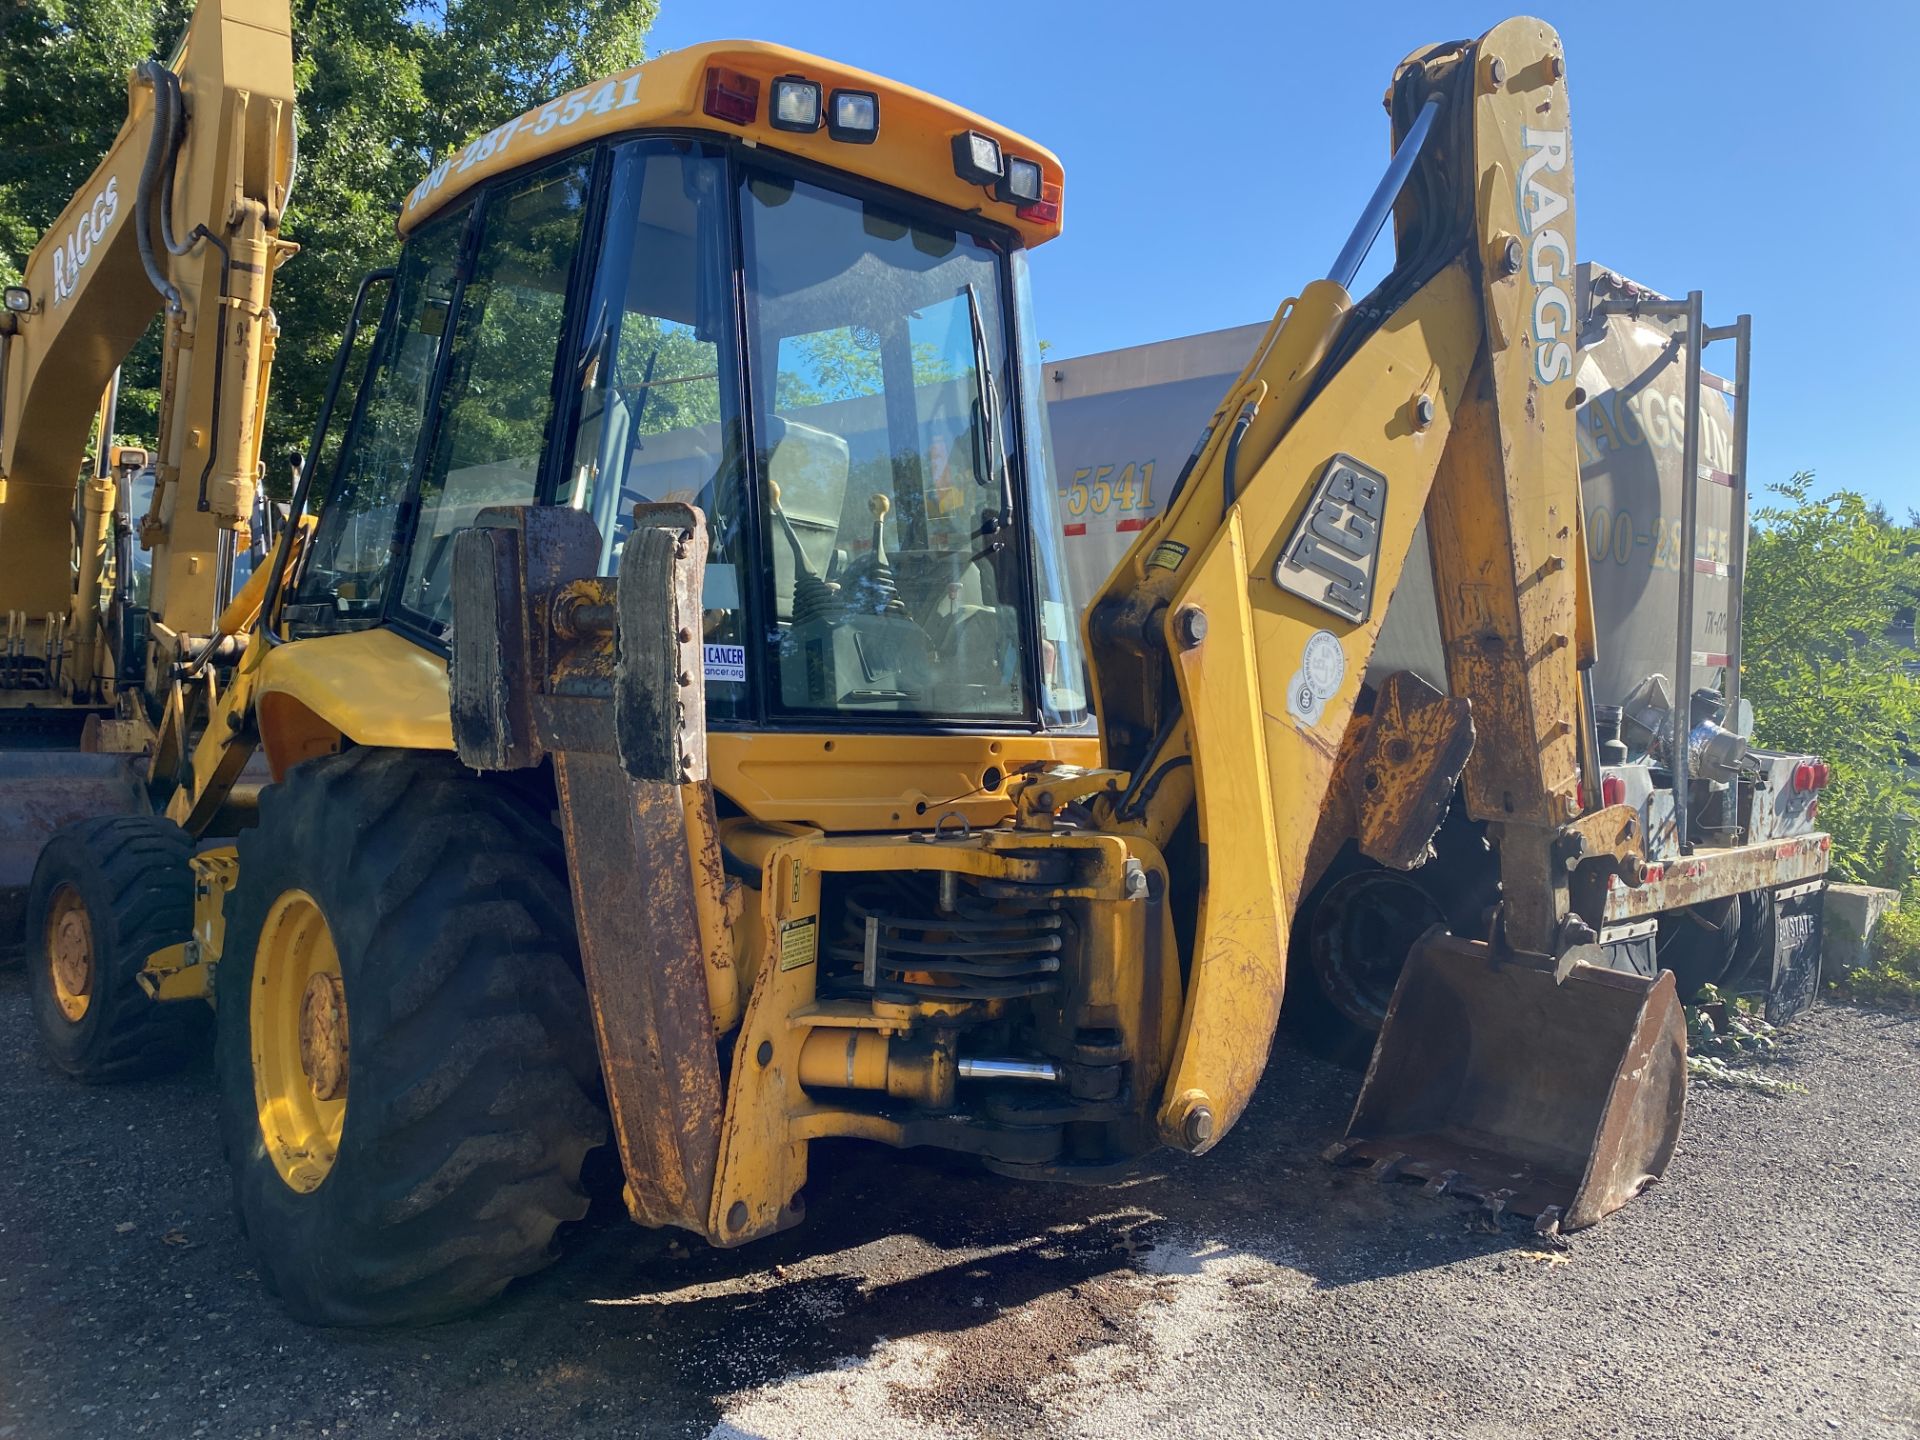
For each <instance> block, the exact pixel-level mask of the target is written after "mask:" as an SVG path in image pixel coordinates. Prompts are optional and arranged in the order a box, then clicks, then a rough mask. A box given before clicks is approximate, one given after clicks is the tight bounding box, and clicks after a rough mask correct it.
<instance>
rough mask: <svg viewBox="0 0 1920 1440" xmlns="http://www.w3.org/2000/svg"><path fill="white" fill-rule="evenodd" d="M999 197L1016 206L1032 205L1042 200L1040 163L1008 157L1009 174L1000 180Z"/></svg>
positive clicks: (1017, 157)
mask: <svg viewBox="0 0 1920 1440" xmlns="http://www.w3.org/2000/svg"><path fill="white" fill-rule="evenodd" d="M999 195H1000V198H1001V199H1002V200H1010V201H1012V202H1013V203H1014V204H1015V205H1032V204H1034V203H1035V202H1037V201H1038V200H1039V199H1040V162H1039V161H1038V160H1022V159H1021V158H1020V157H1019V156H1018V155H1009V156H1008V157H1007V173H1006V174H1005V175H1004V176H1002V177H1001V179H1000V187H999Z"/></svg>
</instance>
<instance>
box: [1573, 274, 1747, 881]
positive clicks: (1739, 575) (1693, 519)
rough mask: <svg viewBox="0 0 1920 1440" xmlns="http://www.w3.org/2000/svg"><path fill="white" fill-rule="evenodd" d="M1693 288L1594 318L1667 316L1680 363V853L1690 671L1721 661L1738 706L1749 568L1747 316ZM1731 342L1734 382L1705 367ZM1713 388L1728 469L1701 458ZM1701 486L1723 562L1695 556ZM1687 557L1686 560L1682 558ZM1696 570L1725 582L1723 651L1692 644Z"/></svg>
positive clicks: (1675, 753)
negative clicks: (1724, 320)
mask: <svg viewBox="0 0 1920 1440" xmlns="http://www.w3.org/2000/svg"><path fill="white" fill-rule="evenodd" d="M1703 309H1704V307H1703V305H1702V302H1701V295H1700V292H1699V291H1698V290H1690V291H1688V292H1687V298H1686V299H1685V300H1665V299H1660V298H1658V297H1655V296H1653V295H1651V294H1649V293H1647V292H1644V291H1642V292H1639V293H1637V294H1627V295H1620V296H1615V297H1613V298H1609V299H1604V300H1597V301H1595V303H1594V304H1593V307H1592V311H1591V313H1592V314H1593V315H1594V316H1607V315H1630V316H1636V317H1638V318H1640V319H1643V320H1655V321H1665V322H1667V323H1669V324H1671V325H1672V326H1673V327H1674V336H1673V340H1674V345H1675V346H1676V347H1677V349H1678V350H1679V353H1680V355H1681V356H1682V358H1683V359H1684V360H1685V363H1686V369H1687V374H1686V425H1685V435H1684V437H1683V439H1682V442H1681V450H1680V475H1681V483H1680V554H1681V556H1682V557H1683V558H1682V560H1681V564H1680V587H1679V588H1680V603H1679V606H1678V610H1679V614H1678V616H1677V617H1676V625H1677V643H1676V644H1675V647H1674V664H1673V669H1674V677H1673V713H1672V717H1671V720H1672V733H1671V735H1670V738H1669V747H1670V748H1669V754H1670V756H1671V757H1672V760H1673V764H1674V786H1673V818H1674V825H1675V829H1676V831H1677V834H1678V837H1679V841H1680V853H1681V854H1683V855H1690V854H1692V853H1693V840H1692V838H1691V833H1690V829H1689V825H1688V815H1687V807H1688V802H1689V799H1690V797H1689V795H1688V786H1687V732H1688V730H1689V729H1690V728H1691V724H1692V710H1693V672H1694V667H1695V665H1701V666H1707V665H1712V664H1715V663H1720V664H1724V665H1725V667H1726V672H1727V683H1726V702H1727V713H1728V715H1729V716H1733V715H1735V714H1737V712H1738V710H1739V707H1740V599H1741V594H1740V592H1741V588H1742V586H1741V582H1742V580H1743V579H1744V578H1745V575H1746V568H1747V501H1748V492H1747V416H1748V414H1749V413H1750V407H1749V405H1748V403H1747V395H1748V386H1749V383H1750V379H1751V368H1750V361H1751V350H1752V338H1753V317H1752V316H1750V315H1742V316H1740V317H1739V318H1738V319H1737V320H1735V321H1734V322H1733V324H1731V325H1709V324H1707V323H1706V321H1705V318H1704V314H1703ZM1725 340H1731V341H1732V342H1733V347H1734V363H1733V380H1732V382H1731V383H1729V382H1728V381H1726V380H1723V379H1721V378H1720V377H1719V376H1718V375H1713V374H1709V373H1707V372H1706V371H1705V370H1704V369H1703V361H1704V358H1705V353H1706V349H1707V347H1708V346H1709V345H1714V344H1718V343H1720V342H1721V341H1725ZM1703 385H1704V386H1706V387H1708V388H1709V389H1713V390H1718V391H1719V392H1720V393H1721V394H1723V395H1725V396H1727V397H1728V398H1729V399H1730V400H1732V401H1733V469H1732V470H1731V471H1726V470H1718V469H1715V468H1714V467H1713V466H1711V465H1703V464H1701V463H1700V389H1701V387H1702V386H1703ZM1703 484H1709V485H1721V486H1725V487H1726V488H1727V489H1728V490H1729V491H1731V492H1732V500H1733V504H1732V514H1731V516H1730V517H1729V519H1728V523H1727V529H1728V554H1727V559H1726V560H1725V561H1721V560H1718V559H1715V558H1712V557H1703V556H1702V555H1701V554H1700V541H1699V533H1700V524H1699V521H1700V487H1701V485H1703ZM1688 557H1690V558H1691V561H1692V563H1691V564H1690V565H1689V564H1688V563H1687V558H1688ZM1702 575H1712V576H1716V577H1718V578H1721V579H1726V580H1729V581H1730V583H1729V584H1728V586H1727V649H1726V653H1725V655H1724V656H1722V655H1707V654H1703V653H1702V652H1700V651H1697V650H1695V649H1694V648H1693V645H1694V615H1693V608H1694V590H1695V587H1696V586H1697V585H1698V583H1699V577H1700V576H1702ZM1736 791H1737V787H1735V786H1731V785H1730V786H1728V787H1727V793H1726V800H1725V807H1724V810H1725V813H1724V816H1723V821H1724V823H1723V825H1722V826H1720V827H1717V828H1722V829H1725V830H1729V831H1731V830H1733V829H1734V828H1735V827H1736V826H1737V825H1738V823H1739V819H1738V800H1737V798H1736Z"/></svg>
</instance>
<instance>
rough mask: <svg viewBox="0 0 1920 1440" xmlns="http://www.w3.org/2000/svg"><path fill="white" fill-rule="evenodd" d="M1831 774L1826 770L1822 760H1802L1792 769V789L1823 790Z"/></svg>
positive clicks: (1825, 764) (1824, 762)
mask: <svg viewBox="0 0 1920 1440" xmlns="http://www.w3.org/2000/svg"><path fill="white" fill-rule="evenodd" d="M1831 775H1832V772H1831V771H1830V770H1828V769H1827V763H1826V761H1824V760H1802V761H1801V762H1800V763H1799V764H1798V765H1796V766H1794V767H1793V788H1794V789H1796V790H1824V789H1826V788H1827V781H1828V779H1829V778H1830V777H1831Z"/></svg>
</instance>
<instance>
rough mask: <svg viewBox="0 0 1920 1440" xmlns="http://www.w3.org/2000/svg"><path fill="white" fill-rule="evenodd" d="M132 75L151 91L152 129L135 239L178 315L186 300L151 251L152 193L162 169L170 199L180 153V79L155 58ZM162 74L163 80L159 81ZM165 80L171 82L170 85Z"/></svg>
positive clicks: (136, 199)
mask: <svg viewBox="0 0 1920 1440" xmlns="http://www.w3.org/2000/svg"><path fill="white" fill-rule="evenodd" d="M134 75H135V78H137V79H138V80H139V81H140V83H141V84H143V85H147V86H149V87H151V88H152V90H153V132H152V133H151V134H150V135H149V136H148V137H147V154H146V158H145V159H144V160H143V161H141V163H140V184H139V188H138V189H136V190H135V191H134V196H133V230H134V238H135V240H136V241H137V242H138V243H139V246H140V264H141V266H142V267H143V268H144V269H145V270H146V272H147V280H148V281H149V282H150V283H151V284H152V286H153V288H154V289H155V290H157V291H159V292H160V296H161V298H162V299H164V300H165V301H166V302H167V310H168V311H169V312H170V313H172V314H175V315H178V314H180V313H182V312H183V311H184V310H185V309H186V302H185V301H184V300H182V298H181V296H180V290H179V287H178V286H176V285H175V284H174V283H173V281H172V280H170V279H169V278H168V277H167V273H166V271H164V270H162V269H161V268H160V262H159V261H158V260H157V259H156V258H155V256H154V253H153V193H154V187H155V185H156V184H157V183H159V181H160V176H161V174H162V172H163V171H164V172H165V175H166V193H167V196H168V197H169V198H171V196H172V194H173V165H174V161H175V160H176V159H177V158H178V156H179V152H180V145H179V113H178V108H177V107H178V103H179V92H178V89H177V87H178V85H179V83H180V79H179V77H178V76H177V75H175V74H174V73H173V72H172V71H171V70H169V69H167V67H166V66H164V65H162V64H161V63H160V62H159V61H157V60H142V61H141V62H140V64H139V66H138V68H137V69H136V70H135V71H134ZM161 76H165V77H166V79H165V80H162V79H161V78H160V77H161ZM168 81H171V82H173V83H172V84H171V85H169V84H168V83H167V82H168ZM163 218H164V212H163ZM165 228H166V229H168V230H171V228H172V226H171V224H170V223H169V224H167V225H166V226H165ZM168 248H169V249H171V248H172V247H171V246H169V247H168ZM174 253H175V254H178V253H179V252H178V251H175V252H174Z"/></svg>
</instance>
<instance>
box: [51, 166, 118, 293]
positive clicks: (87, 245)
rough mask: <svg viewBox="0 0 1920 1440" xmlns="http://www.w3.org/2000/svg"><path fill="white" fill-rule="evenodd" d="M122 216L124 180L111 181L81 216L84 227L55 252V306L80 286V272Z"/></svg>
mask: <svg viewBox="0 0 1920 1440" xmlns="http://www.w3.org/2000/svg"><path fill="white" fill-rule="evenodd" d="M119 213H120V178H119V177H118V176H115V177H114V178H113V179H111V180H109V181H107V186H106V189H104V190H102V191H101V192H100V193H99V194H98V195H96V196H94V197H93V204H92V205H90V206H88V207H87V210H86V213H84V214H83V215H81V217H80V223H79V224H77V225H75V226H74V227H73V229H72V230H70V231H68V232H67V237H66V239H64V240H62V241H61V242H60V243H59V244H58V245H56V246H55V247H54V250H53V303H54V304H56V305H58V304H60V303H61V302H62V301H63V300H65V299H66V298H67V297H68V296H69V295H71V294H73V292H74V290H75V289H77V288H78V287H79V284H80V272H81V271H82V270H84V269H85V268H86V265H87V262H88V261H89V260H91V259H92V258H93V250H94V247H95V246H96V245H98V244H99V243H100V242H101V241H102V240H105V239H106V238H107V227H108V226H110V225H112V224H113V217H114V216H116V215H118V214H119Z"/></svg>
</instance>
